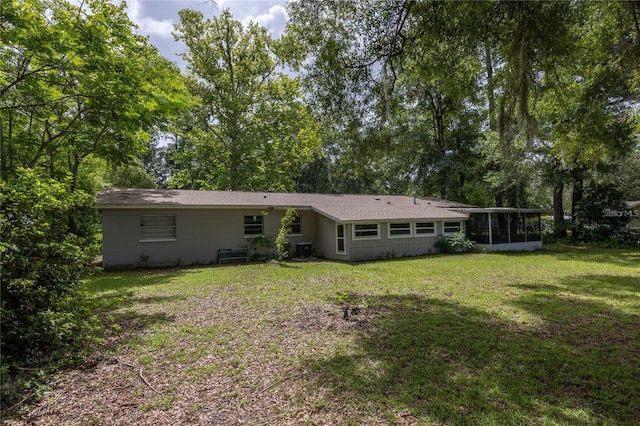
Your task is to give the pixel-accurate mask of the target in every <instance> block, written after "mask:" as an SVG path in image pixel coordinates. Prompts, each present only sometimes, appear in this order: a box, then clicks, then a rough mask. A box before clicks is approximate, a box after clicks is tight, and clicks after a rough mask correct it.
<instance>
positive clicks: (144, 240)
mask: <svg viewBox="0 0 640 426" xmlns="http://www.w3.org/2000/svg"><path fill="white" fill-rule="evenodd" d="M150 216H156V217H173V223H174V225H173V226H170V225H161V226H156V228H169V227H172V228H173V233H174V235H175V237H173V238H171V237H169V238H142V237H140V238H139V239H138V242H139V243H166V242H172V241H176V240H177V238H178V219H177V218H176V215H174V214H143V215H140V222H142V218H143V217H150ZM140 227H142V223H140ZM140 232H141V233H142V231H140Z"/></svg>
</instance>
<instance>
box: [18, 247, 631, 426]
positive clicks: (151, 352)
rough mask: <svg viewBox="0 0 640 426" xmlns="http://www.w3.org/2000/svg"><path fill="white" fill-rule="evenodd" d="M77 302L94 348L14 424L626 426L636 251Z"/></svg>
mask: <svg viewBox="0 0 640 426" xmlns="http://www.w3.org/2000/svg"><path fill="white" fill-rule="evenodd" d="M88 285H89V287H90V289H91V291H92V293H93V294H94V295H95V299H96V302H97V303H99V305H100V306H101V310H102V312H103V315H104V316H105V318H106V320H107V323H108V324H109V326H108V332H107V337H106V339H105V343H104V348H101V349H100V350H99V351H97V353H96V355H95V356H93V357H92V358H91V360H90V361H89V362H88V364H87V365H86V366H85V367H84V368H82V369H78V370H73V371H67V372H64V373H62V374H61V375H60V377H59V378H58V379H57V383H56V386H55V387H54V388H53V390H52V391H51V392H50V393H49V394H47V395H46V396H45V398H44V399H43V400H42V401H41V402H40V403H39V404H38V405H36V406H35V407H32V408H31V410H30V411H25V412H23V413H22V415H23V417H22V419H21V420H19V421H24V422H26V423H29V422H35V423H41V424H61V423H62V424H105V425H113V424H150V425H151V424H153V425H157V424H167V425H169V424H171V425H174V424H212V425H232V424H251V425H254V424H265V425H274V424H331V425H333V424H336V425H341V424H343V425H362V424H366V425H370V424H399V425H404V424H425V425H441V424H453V425H461V424H469V425H479V424H483V425H505V424H527V425H530V424H533V425H537V424H540V425H556V424H580V425H590V424H594V425H596V424H597V425H600V424H610V425H624V424H628V425H632V424H636V425H637V424H640V252H638V251H629V250H612V249H591V248H569V247H564V246H550V247H548V249H547V250H545V251H541V252H535V253H509V254H465V255H452V256H431V257H421V258H412V259H398V260H390V261H379V262H371V263H355V264H346V263H335V262H308V263H293V262H292V263H287V264H286V265H285V266H272V265H265V264H255V265H240V266H224V267H218V266H213V267H212V266H206V267H197V268H176V269H162V270H141V271H131V272H121V273H103V274H100V275H97V276H95V277H93V278H91V279H90V280H88ZM345 309H346V319H345Z"/></svg>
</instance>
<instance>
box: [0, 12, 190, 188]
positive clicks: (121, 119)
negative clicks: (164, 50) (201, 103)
mask: <svg viewBox="0 0 640 426" xmlns="http://www.w3.org/2000/svg"><path fill="white" fill-rule="evenodd" d="M0 22H1V25H2V37H3V44H2V45H1V46H0V67H1V69H2V73H1V74H0V76H1V77H0V111H1V112H2V116H1V117H0V129H1V130H0V150H1V151H2V152H1V153H2V156H1V157H2V164H1V167H0V171H1V174H2V177H3V178H6V177H7V176H9V175H11V174H13V173H14V172H15V170H16V169H17V168H18V167H27V168H36V169H39V170H41V171H42V172H43V173H44V174H45V175H48V176H50V177H53V178H57V179H62V178H63V177H64V175H66V174H70V175H71V177H72V179H71V180H70V181H69V182H70V183H69V184H70V186H71V188H70V189H71V190H74V189H75V188H76V185H77V176H78V172H79V170H80V166H81V163H82V162H83V161H84V160H85V159H86V158H87V157H89V156H91V155H96V156H98V157H101V158H104V159H106V160H108V161H110V162H112V163H115V164H119V163H126V162H128V161H131V160H132V159H133V158H135V156H136V155H137V154H139V153H141V152H142V151H143V150H144V147H145V144H146V142H147V141H148V140H149V138H150V136H149V133H150V131H152V130H153V128H154V126H155V125H157V124H158V123H159V122H161V121H162V120H163V119H164V117H165V115H166V114H167V113H169V112H171V111H172V110H175V109H176V108H179V107H180V106H181V105H182V104H183V103H184V102H185V101H186V96H185V92H184V89H183V87H181V85H182V79H181V78H180V75H179V71H178V69H177V67H176V66H175V65H173V64H172V63H170V62H169V61H167V60H166V59H164V58H162V57H161V56H160V55H159V54H158V52H157V51H156V49H155V48H153V47H151V46H149V44H148V42H147V40H146V39H145V38H143V37H140V36H138V35H135V34H134V32H133V29H134V26H133V24H132V23H131V21H130V20H129V18H128V17H127V14H126V11H125V5H124V3H122V4H121V5H119V6H116V5H114V4H112V3H111V2H109V1H106V0H88V1H85V2H82V3H81V4H80V5H74V4H71V3H69V2H67V1H62V0H30V1H27V2H20V1H16V0H2V20H1V21H0Z"/></svg>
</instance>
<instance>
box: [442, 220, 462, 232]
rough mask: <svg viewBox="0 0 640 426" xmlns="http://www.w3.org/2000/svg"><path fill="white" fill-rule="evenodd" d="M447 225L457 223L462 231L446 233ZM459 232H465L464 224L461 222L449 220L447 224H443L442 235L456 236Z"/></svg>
mask: <svg viewBox="0 0 640 426" xmlns="http://www.w3.org/2000/svg"><path fill="white" fill-rule="evenodd" d="M447 223H457V224H458V225H460V230H458V231H453V232H447V231H446V224H447ZM458 232H464V224H463V223H462V221H461V220H447V221H445V222H442V235H452V234H456V233H458Z"/></svg>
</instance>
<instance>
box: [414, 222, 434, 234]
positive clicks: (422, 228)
mask: <svg viewBox="0 0 640 426" xmlns="http://www.w3.org/2000/svg"><path fill="white" fill-rule="evenodd" d="M415 232H416V237H425V236H427V235H436V223H435V222H416V231H415Z"/></svg>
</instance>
